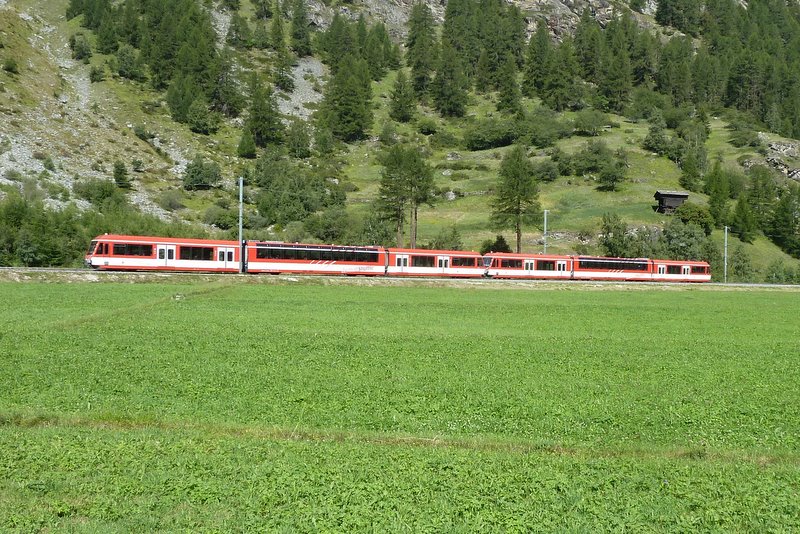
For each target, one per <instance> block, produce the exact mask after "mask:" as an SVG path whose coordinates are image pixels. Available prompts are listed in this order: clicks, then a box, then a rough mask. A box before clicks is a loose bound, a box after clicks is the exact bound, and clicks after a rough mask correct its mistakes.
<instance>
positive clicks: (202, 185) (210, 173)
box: [183, 155, 222, 191]
mask: <svg viewBox="0 0 800 534" xmlns="http://www.w3.org/2000/svg"><path fill="white" fill-rule="evenodd" d="M220 181H222V171H221V170H220V168H219V165H217V164H216V163H214V162H213V161H210V162H206V161H205V160H204V159H203V156H200V155H198V156H196V157H195V158H194V160H193V161H192V162H191V163H189V164H188V165H186V172H184V174H183V188H184V189H186V190H187V191H192V190H199V189H210V188H212V187H214V186H216V185H217V184H219V182H220Z"/></svg>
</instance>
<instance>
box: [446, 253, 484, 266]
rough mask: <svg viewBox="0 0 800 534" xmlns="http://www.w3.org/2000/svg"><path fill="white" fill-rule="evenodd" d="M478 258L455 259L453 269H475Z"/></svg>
mask: <svg viewBox="0 0 800 534" xmlns="http://www.w3.org/2000/svg"><path fill="white" fill-rule="evenodd" d="M477 261H478V258H462V257H458V256H456V257H454V258H453V261H452V265H453V267H475V264H476V263H477Z"/></svg>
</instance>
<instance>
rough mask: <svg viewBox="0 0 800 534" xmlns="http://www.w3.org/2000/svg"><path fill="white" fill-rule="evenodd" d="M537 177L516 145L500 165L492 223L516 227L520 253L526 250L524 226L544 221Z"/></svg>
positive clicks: (523, 153)
mask: <svg viewBox="0 0 800 534" xmlns="http://www.w3.org/2000/svg"><path fill="white" fill-rule="evenodd" d="M533 176H534V168H533V164H532V163H531V162H530V160H529V159H528V157H527V155H526V153H525V148H523V147H522V146H520V145H516V146H514V148H512V149H511V150H510V151H509V152H508V153H507V154H506V155H505V156H504V157H503V161H502V162H501V163H500V179H499V180H498V183H497V188H496V190H495V198H494V199H493V200H492V203H491V204H492V215H491V220H492V223H493V224H494V225H495V226H496V227H498V228H513V230H514V233H515V234H516V237H517V247H516V251H517V252H521V251H522V227H523V226H525V225H528V224H534V223H536V222H538V221H539V220H540V212H541V206H540V205H539V192H538V190H537V187H536V182H535V181H534V179H533Z"/></svg>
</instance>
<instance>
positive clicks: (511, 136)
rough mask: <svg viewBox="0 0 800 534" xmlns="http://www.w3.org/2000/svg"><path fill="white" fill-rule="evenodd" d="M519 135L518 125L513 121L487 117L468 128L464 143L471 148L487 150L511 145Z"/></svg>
mask: <svg viewBox="0 0 800 534" xmlns="http://www.w3.org/2000/svg"><path fill="white" fill-rule="evenodd" d="M518 136H519V132H518V129H517V125H516V124H515V123H514V122H513V121H511V120H499V119H487V120H483V121H480V122H479V123H477V124H476V125H474V126H473V127H472V128H470V129H468V130H467V132H466V133H465V134H464V144H465V145H466V147H467V148H468V149H469V150H487V149H490V148H498V147H503V146H509V145H511V144H512V143H513V142H514V141H516V139H517V137H518Z"/></svg>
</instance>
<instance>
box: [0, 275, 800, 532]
mask: <svg viewBox="0 0 800 534" xmlns="http://www.w3.org/2000/svg"><path fill="white" fill-rule="evenodd" d="M167 280H168V281H163V280H162V281H160V282H151V283H136V284H131V283H98V284H89V283H69V284H67V283H40V282H34V283H26V284H23V283H9V282H0V292H1V293H2V295H3V298H2V299H1V300H0V530H10V531H26V532H27V531H31V530H42V529H43V530H58V531H71V532H96V531H114V532H118V531H143V530H149V531H152V530H159V531H164V530H166V531H170V530H183V531H220V530H221V531H253V530H270V531H274V530H278V531H321V530H325V531H353V530H389V531H442V530H446V531H452V530H456V531H478V530H496V531H509V530H511V531H519V530H540V531H542V530H544V531H553V530H559V531H564V530H568V531H597V530H623V529H624V530H637V531H641V530H644V531H687V530H705V531H708V530H718V531H770V530H772V531H790V530H796V529H800V402H798V401H800V390H799V389H798V384H800V366H798V365H797V364H798V354H800V340H798V337H797V333H796V332H797V317H798V311H800V306H799V305H798V302H799V301H798V293H797V291H780V290H774V289H764V290H754V289H750V290H730V289H720V288H715V287H709V286H704V287H696V286H693V287H679V288H674V287H672V288H668V289H664V288H657V287H654V286H648V287H646V288H642V286H625V287H623V286H614V285H602V286H599V285H591V284H586V285H577V284H575V285H569V284H562V285H546V284H523V285H521V286H516V287H521V288H520V289H518V290H512V289H510V288H512V287H515V286H512V285H511V284H508V283H500V284H494V283H488V284H477V283H466V282H459V283H455V284H453V285H449V284H439V283H423V282H399V281H394V282H391V283H388V284H381V283H377V282H371V281H370V282H363V283H362V281H357V282H355V283H354V282H352V281H349V280H341V281H338V280H337V281H330V280H327V279H315V278H309V279H293V278H286V277H281V278H278V279H276V278H241V277H229V278H222V279H219V278H211V277H209V278H192V277H181V278H171V279H167ZM440 285H441V287H440Z"/></svg>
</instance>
